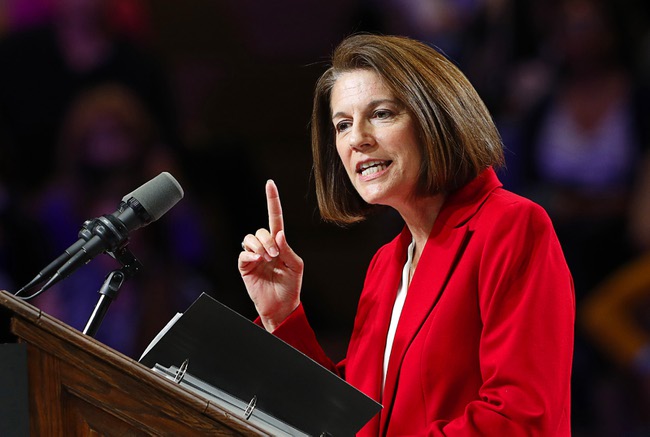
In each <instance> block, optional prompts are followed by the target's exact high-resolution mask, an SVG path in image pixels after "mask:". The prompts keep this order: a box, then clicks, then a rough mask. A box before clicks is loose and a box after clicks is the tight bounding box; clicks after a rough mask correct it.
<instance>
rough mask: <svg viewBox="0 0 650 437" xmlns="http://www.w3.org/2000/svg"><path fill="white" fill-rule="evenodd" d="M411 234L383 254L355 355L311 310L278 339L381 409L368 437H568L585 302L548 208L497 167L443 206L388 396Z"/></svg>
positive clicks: (377, 259) (365, 300) (404, 325)
mask: <svg viewBox="0 0 650 437" xmlns="http://www.w3.org/2000/svg"><path fill="white" fill-rule="evenodd" d="M410 241H411V235H410V234H409V232H408V230H407V229H404V230H403V231H402V233H401V234H400V235H399V236H397V237H396V238H395V239H394V240H393V241H392V242H390V243H388V244H387V245H385V246H383V247H382V248H381V249H380V250H379V251H378V252H377V254H376V255H375V256H374V258H373V260H372V262H371V263H370V267H369V268H368V273H367V276H366V280H365V284H364V288H363V292H362V294H361V297H360V301H359V306H358V310H357V314H356V318H355V324H354V330H353V333H352V337H351V340H350V344H349V348H348V352H347V356H346V359H345V360H344V361H343V362H341V363H339V364H338V365H334V364H333V363H332V362H331V361H329V360H328V358H327V357H326V356H325V353H324V352H323V350H322V349H321V348H320V346H319V345H318V343H317V341H316V337H315V335H314V332H313V331H312V330H311V328H310V327H309V324H308V322H307V319H306V317H305V313H304V309H303V307H302V306H300V307H299V308H298V309H296V311H295V312H294V313H293V314H292V315H291V316H290V317H289V318H288V319H287V320H286V321H285V322H284V323H283V324H282V325H281V326H280V327H278V329H277V330H276V331H275V332H274V334H275V335H277V336H278V337H280V338H282V339H283V340H285V341H286V342H288V343H289V344H292V345H293V346H294V347H296V348H298V349H299V350H301V351H303V352H304V353H306V354H307V355H309V356H311V357H312V358H313V359H315V360H316V361H318V362H320V363H321V364H323V365H324V366H326V367H329V368H330V369H331V370H333V371H336V372H338V374H339V375H341V376H342V377H344V378H345V379H346V380H347V381H348V382H349V383H351V384H352V385H354V386H355V387H357V388H358V389H360V390H361V391H363V392H364V393H366V394H367V395H368V396H370V397H372V398H374V399H375V400H377V401H379V402H381V403H382V404H383V406H384V408H383V410H382V411H381V413H380V414H378V415H377V416H376V417H375V418H373V419H372V420H371V421H370V422H369V423H368V424H367V425H366V426H365V427H364V428H363V429H362V430H361V431H360V433H359V435H361V436H380V435H381V436H383V435H388V436H396V435H399V436H407V435H420V436H421V435H431V436H495V437H497V436H498V437H504V436H508V437H515V436H553V437H556V436H569V435H570V434H571V431H570V378H571V365H572V355H573V328H574V315H575V300H574V291H573V282H572V279H571V275H570V273H569V270H568V268H567V265H566V262H565V260H564V256H563V253H562V249H561V248H560V245H559V243H558V240H557V237H556V235H555V232H554V230H553V227H552V224H551V222H550V220H549V218H548V216H547V214H546V213H545V211H544V210H543V209H542V208H541V207H540V206H538V205H536V204H534V203H533V202H531V201H529V200H527V199H524V198H522V197H519V196H517V195H515V194H513V193H510V192H508V191H506V190H504V189H503V188H501V183H500V182H499V180H498V179H497V176H496V174H495V173H494V171H493V170H492V169H489V170H486V171H485V172H483V173H482V174H481V175H480V176H479V177H478V178H476V179H475V180H474V181H472V182H471V183H469V184H468V185H467V186H465V187H464V188H462V189H460V190H459V191H458V192H456V193H454V194H453V195H451V196H449V198H448V199H447V201H446V202H445V205H444V206H443V208H442V210H441V212H440V214H439V216H438V218H437V219H436V222H435V224H434V227H433V229H432V231H431V235H430V236H429V240H428V242H427V244H426V246H425V248H424V251H423V253H422V256H421V258H420V261H419V264H418V266H417V269H416V271H415V274H414V276H413V279H412V281H411V284H410V287H409V289H408V293H407V297H406V302H405V305H404V309H403V311H402V315H401V318H400V320H399V325H398V328H397V332H396V334H395V340H394V343H393V349H392V352H391V356H390V361H389V365H388V371H387V375H386V384H385V387H384V389H383V391H382V390H381V380H382V363H383V356H384V348H385V345H386V335H387V332H388V325H389V322H390V317H391V311H392V308H393V302H394V300H395V296H396V293H397V289H398V286H399V283H400V275H401V271H402V268H403V266H404V263H405V262H406V250H407V247H408V244H409V243H410Z"/></svg>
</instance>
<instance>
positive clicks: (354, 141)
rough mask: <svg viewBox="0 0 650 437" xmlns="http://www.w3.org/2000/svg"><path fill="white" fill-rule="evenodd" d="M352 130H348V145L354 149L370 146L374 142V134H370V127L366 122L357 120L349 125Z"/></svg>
mask: <svg viewBox="0 0 650 437" xmlns="http://www.w3.org/2000/svg"><path fill="white" fill-rule="evenodd" d="M351 129H352V132H350V137H349V141H350V147H351V148H352V149H355V150H360V149H365V148H367V147H369V146H372V145H373V144H374V143H375V139H374V136H373V135H372V129H371V128H370V126H368V124H367V123H364V122H357V123H354V124H353V125H352V127H351Z"/></svg>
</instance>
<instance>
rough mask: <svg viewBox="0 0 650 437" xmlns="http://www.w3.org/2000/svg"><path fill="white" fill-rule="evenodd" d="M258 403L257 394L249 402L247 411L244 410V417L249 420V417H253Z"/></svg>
mask: <svg viewBox="0 0 650 437" xmlns="http://www.w3.org/2000/svg"><path fill="white" fill-rule="evenodd" d="M256 405H257V395H255V396H253V399H251V401H250V402H249V403H248V406H247V407H246V411H244V419H246V420H248V418H249V417H251V414H253V411H254V410H255V406H256Z"/></svg>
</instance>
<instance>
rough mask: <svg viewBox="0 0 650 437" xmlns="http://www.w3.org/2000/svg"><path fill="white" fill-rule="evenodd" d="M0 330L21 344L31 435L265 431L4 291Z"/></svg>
mask: <svg viewBox="0 0 650 437" xmlns="http://www.w3.org/2000/svg"><path fill="white" fill-rule="evenodd" d="M0 330H1V331H0V339H5V338H6V339H8V342H13V343H25V344H26V345H27V368H28V381H29V382H28V387H29V389H28V391H29V395H28V396H29V428H30V434H31V435H33V436H88V435H105V436H126V435H129V436H140V435H142V436H146V435H156V436H159V435H170V436H185V435H187V436H190V435H191V436H196V435H211V436H242V435H244V436H248V435H269V434H268V433H266V432H265V431H263V430H261V429H259V428H257V427H255V426H253V425H252V424H251V423H248V422H246V420H244V419H242V418H238V417H235V416H233V415H231V414H229V413H228V412H227V411H225V410H223V409H222V408H220V407H219V406H217V405H215V404H214V403H211V402H210V401H208V400H206V399H204V398H202V397H200V396H198V395H196V394H194V393H192V392H191V391H189V390H187V389H185V388H183V387H181V386H180V385H178V384H176V383H175V382H173V381H171V380H168V379H166V378H165V377H163V376H161V375H159V374H157V373H154V372H153V371H152V370H151V369H149V368H147V367H145V366H143V365H142V364H140V363H138V362H137V361H135V360H133V359H130V358H128V357H126V356H125V355H123V354H121V353H119V352H117V351H115V350H114V349H111V348H109V347H108V346H106V345H104V344H102V343H100V342H99V341H97V340H95V339H94V338H92V337H89V336H86V335H83V334H82V333H81V332H79V331H77V330H76V329H73V328H72V327H70V326H68V325H66V324H65V323H63V322H61V321H60V320H57V319H55V318H54V317H51V316H49V315H47V314H45V313H43V312H42V311H41V310H39V309H38V308H36V307H34V306H33V305H31V304H29V303H27V302H24V301H22V300H20V299H18V298H16V297H14V296H13V295H12V294H10V293H8V292H6V291H0ZM0 342H1V341H0Z"/></svg>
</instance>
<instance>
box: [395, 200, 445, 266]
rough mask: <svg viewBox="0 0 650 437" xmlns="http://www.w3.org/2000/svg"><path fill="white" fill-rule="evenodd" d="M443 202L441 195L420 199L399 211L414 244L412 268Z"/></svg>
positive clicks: (418, 257)
mask: <svg viewBox="0 0 650 437" xmlns="http://www.w3.org/2000/svg"><path fill="white" fill-rule="evenodd" d="M444 201H445V196H444V195H442V194H438V195H435V196H431V197H421V198H418V199H415V201H413V202H409V204H408V206H406V207H404V208H402V209H400V210H399V213H400V215H401V216H402V219H404V223H405V224H406V227H407V228H408V230H409V232H410V233H411V236H412V237H413V241H414V242H415V250H414V251H413V266H416V265H417V262H418V261H419V259H420V255H421V254H422V251H423V250H424V246H425V244H426V242H427V239H428V238H429V234H431V229H433V224H434V223H435V221H436V219H437V218H438V214H439V213H440V210H441V209H442V205H443V203H444Z"/></svg>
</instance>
